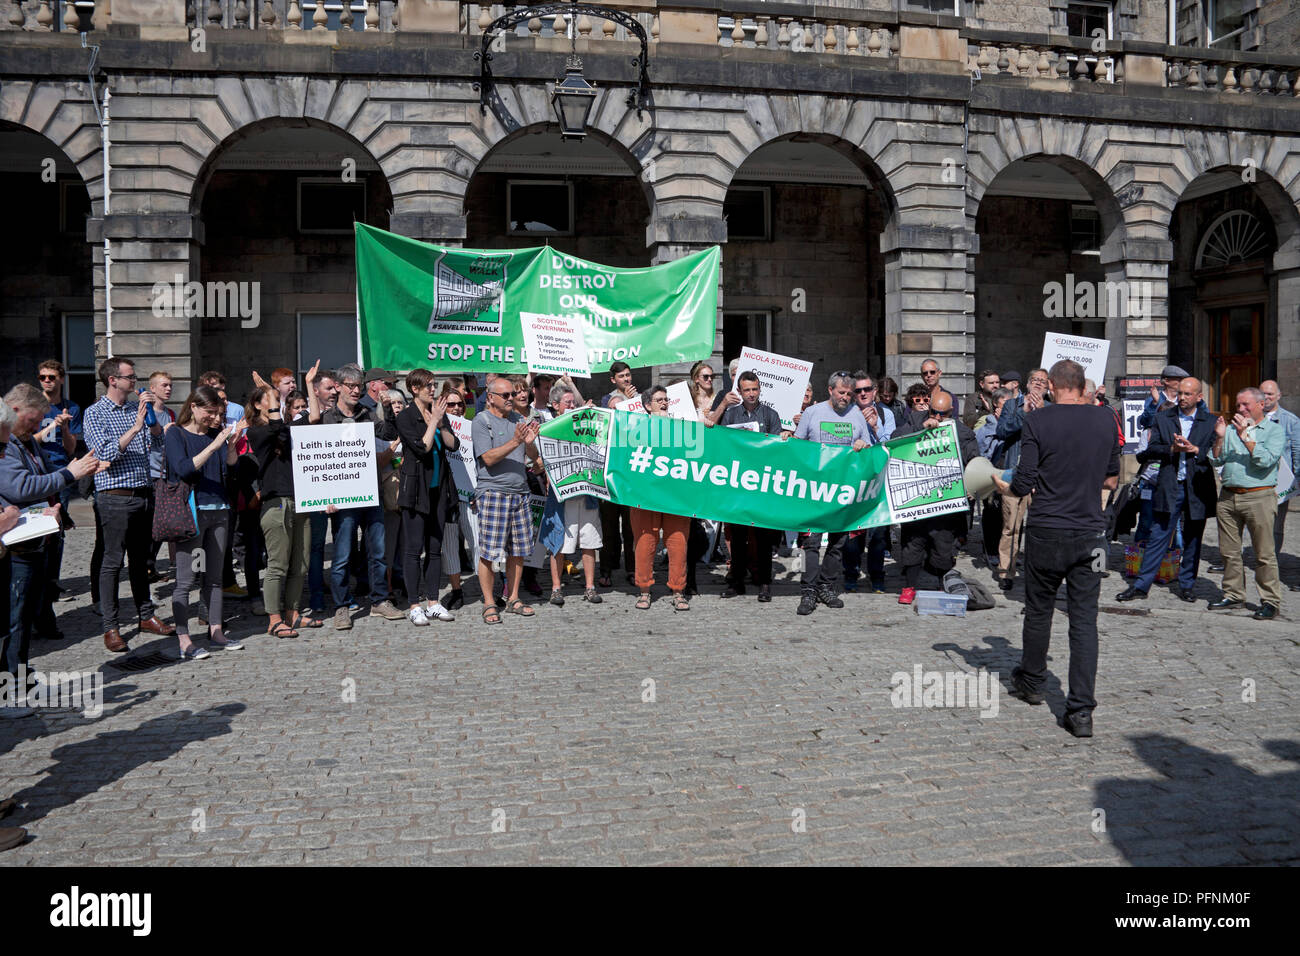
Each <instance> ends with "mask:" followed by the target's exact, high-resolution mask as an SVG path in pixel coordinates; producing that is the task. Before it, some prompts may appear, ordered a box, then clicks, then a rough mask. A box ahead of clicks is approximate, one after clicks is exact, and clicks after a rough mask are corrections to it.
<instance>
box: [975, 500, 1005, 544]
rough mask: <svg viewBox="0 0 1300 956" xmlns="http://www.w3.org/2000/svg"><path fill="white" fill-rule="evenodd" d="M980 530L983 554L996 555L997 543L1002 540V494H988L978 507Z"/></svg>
mask: <svg viewBox="0 0 1300 956" xmlns="http://www.w3.org/2000/svg"><path fill="white" fill-rule="evenodd" d="M980 530H981V531H982V532H983V534H984V554H985V555H986V556H987V555H993V557H995V558H996V557H997V555H998V544H999V543H1000V542H1001V540H1002V496H1001V495H997V494H994V495H989V496H988V497H987V498H985V499H984V505H983V506H982V507H981V508H980Z"/></svg>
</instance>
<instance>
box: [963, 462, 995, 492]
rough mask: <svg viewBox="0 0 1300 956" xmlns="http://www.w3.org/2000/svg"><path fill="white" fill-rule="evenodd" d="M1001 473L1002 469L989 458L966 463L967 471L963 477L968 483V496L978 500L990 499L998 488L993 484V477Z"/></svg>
mask: <svg viewBox="0 0 1300 956" xmlns="http://www.w3.org/2000/svg"><path fill="white" fill-rule="evenodd" d="M999 472H1000V469H998V468H997V467H995V466H994V464H993V462H991V461H989V460H988V459H987V458H972V459H971V460H970V461H968V462H967V463H966V471H965V474H963V476H962V478H963V480H964V481H965V483H966V494H967V496H968V497H971V498H976V499H982V498H987V497H989V495H991V494H992V493H993V492H994V491H996V490H997V487H998V486H997V485H995V484H994V483H993V476H994V475H996V474H998V473H999Z"/></svg>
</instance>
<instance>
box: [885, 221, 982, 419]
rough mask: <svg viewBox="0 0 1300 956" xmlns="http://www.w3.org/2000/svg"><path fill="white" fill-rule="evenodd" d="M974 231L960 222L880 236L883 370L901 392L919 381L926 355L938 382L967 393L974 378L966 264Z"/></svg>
mask: <svg viewBox="0 0 1300 956" xmlns="http://www.w3.org/2000/svg"><path fill="white" fill-rule="evenodd" d="M978 241H979V240H978V237H977V236H975V235H974V234H973V233H971V232H970V231H969V230H968V229H967V228H966V227H965V225H962V226H906V225H904V226H894V225H891V226H890V227H889V228H888V229H886V230H885V232H884V234H883V235H882V236H881V237H880V251H881V252H883V253H884V255H885V374H886V375H888V376H890V377H891V378H893V379H894V380H895V381H896V382H898V385H899V389H900V393H901V392H905V391H906V390H907V387H908V386H909V385H911V384H912V383H913V382H919V381H920V380H921V363H922V362H924V361H925V360H926V359H927V358H932V359H934V360H935V361H936V362H938V363H939V368H941V369H942V370H943V376H942V379H941V382H942V385H943V387H944V388H946V389H947V390H948V391H950V392H952V393H953V394H954V395H958V396H964V395H970V394H971V392H972V391H973V390H974V381H975V296H974V293H973V288H972V287H971V283H972V281H973V273H972V274H971V276H972V278H968V272H969V270H968V262H969V260H970V258H971V256H973V255H974V254H976V253H977V252H978V251H979V249H978Z"/></svg>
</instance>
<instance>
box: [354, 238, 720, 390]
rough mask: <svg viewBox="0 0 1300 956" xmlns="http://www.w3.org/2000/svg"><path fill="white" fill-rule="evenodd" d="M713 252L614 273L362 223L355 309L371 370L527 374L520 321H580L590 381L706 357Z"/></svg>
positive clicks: (712, 313)
mask: <svg viewBox="0 0 1300 956" xmlns="http://www.w3.org/2000/svg"><path fill="white" fill-rule="evenodd" d="M719 256H720V251H719V249H718V247H717V246H714V247H713V248H711V249H707V250H705V251H704V252H700V253H696V254H695V255H691V256H686V257H685V258H682V259H677V260H675V261H673V262H669V263H665V264H664V265H661V266H650V267H647V268H644V269H618V268H614V267H612V266H602V265H599V264H597V263H595V262H588V261H586V260H585V259H578V258H575V257H574V256H568V255H564V254H562V253H559V252H556V251H555V250H554V249H552V248H550V247H549V246H543V247H536V248H531V249H457V248H451V247H446V246H434V245H430V244H429V243H426V242H419V241H418V240H415V239H408V238H407V237H405V236H399V235H396V234H394V233H391V232H385V231H384V230H382V229H376V228H374V227H373V226H367V225H363V224H362V223H357V226H356V258H357V311H358V317H359V319H360V322H361V350H362V351H361V354H362V356H363V361H364V362H365V364H366V365H367V366H380V367H382V368H388V369H411V368H429V369H433V370H435V371H462V370H463V371H475V370H478V369H492V370H494V371H498V372H526V371H528V363H527V360H526V357H525V354H524V337H523V330H522V328H521V323H520V317H519V316H520V313H521V312H527V313H535V314H538V315H543V316H545V315H552V316H577V317H578V318H579V319H580V323H579V325H580V328H581V330H582V332H583V334H584V338H585V341H586V346H587V358H588V360H589V364H590V368H591V371H592V372H593V373H595V372H602V371H607V370H608V369H609V367H610V365H612V364H613V363H614V362H616V361H624V362H627V363H628V364H629V365H632V366H634V367H635V366H644V365H663V364H667V363H670V362H691V361H695V360H697V359H702V358H708V357H709V355H711V354H712V352H713V343H714V337H715V334H716V329H717V308H718V261H719Z"/></svg>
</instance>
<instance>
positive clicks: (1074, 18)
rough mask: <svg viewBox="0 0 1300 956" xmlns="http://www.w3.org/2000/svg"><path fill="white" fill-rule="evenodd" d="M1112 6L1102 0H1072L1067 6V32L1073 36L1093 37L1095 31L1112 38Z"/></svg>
mask: <svg viewBox="0 0 1300 956" xmlns="http://www.w3.org/2000/svg"><path fill="white" fill-rule="evenodd" d="M1111 29H1112V27H1111V6H1110V4H1109V3H1103V2H1100V0H1070V2H1069V3H1068V4H1067V5H1066V7H1065V32H1066V33H1068V34H1069V35H1070V36H1072V37H1093V36H1096V33H1095V32H1094V31H1096V30H1100V31H1101V35H1102V36H1103V37H1105V38H1106V39H1108V40H1109V39H1110V38H1111V37H1112V36H1113V34H1112V33H1111Z"/></svg>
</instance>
